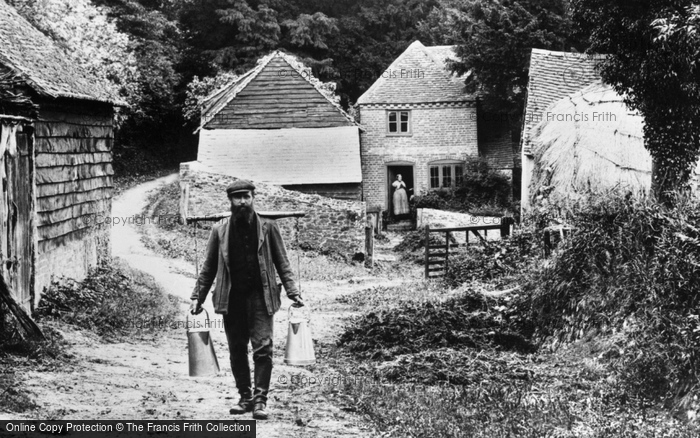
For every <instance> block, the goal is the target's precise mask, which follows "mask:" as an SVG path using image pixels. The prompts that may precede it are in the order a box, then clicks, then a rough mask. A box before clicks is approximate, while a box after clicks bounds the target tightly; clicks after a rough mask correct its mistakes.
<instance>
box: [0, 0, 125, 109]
mask: <svg viewBox="0 0 700 438" xmlns="http://www.w3.org/2000/svg"><path fill="white" fill-rule="evenodd" d="M71 59H72V58H71V56H70V55H69V54H68V53H66V52H65V51H64V50H63V49H62V48H60V47H59V46H58V45H57V44H56V43H55V42H54V41H53V40H51V38H49V37H47V36H46V35H44V34H43V33H41V32H40V31H39V30H38V29H36V28H35V27H34V26H32V25H31V24H30V23H29V22H28V21H27V20H25V19H24V18H23V17H22V16H20V15H19V14H18V13H17V11H16V10H15V9H14V8H13V7H11V6H9V5H8V4H7V3H5V1H4V0H0V64H3V65H5V66H6V67H8V68H10V69H11V70H12V71H14V72H15V73H16V74H17V75H19V76H20V77H21V78H22V80H23V81H24V82H25V83H26V84H27V85H28V86H30V87H31V88H32V89H33V90H35V91H36V92H37V93H39V94H44V95H48V96H51V97H68V98H75V99H86V100H95V101H100V102H110V103H116V102H117V100H116V97H115V96H113V95H112V94H111V92H110V90H109V88H108V87H107V86H106V84H105V83H104V82H103V81H101V80H100V79H98V78H96V77H94V76H93V75H91V74H90V73H88V72H87V71H85V70H84V69H82V68H80V67H79V66H77V65H76V64H75V63H74V62H73V61H71Z"/></svg>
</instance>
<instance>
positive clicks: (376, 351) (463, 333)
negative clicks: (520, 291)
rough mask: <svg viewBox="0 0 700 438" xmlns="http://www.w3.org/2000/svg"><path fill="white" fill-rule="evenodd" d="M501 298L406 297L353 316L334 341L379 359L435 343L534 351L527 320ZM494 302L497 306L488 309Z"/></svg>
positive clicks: (469, 294)
mask: <svg viewBox="0 0 700 438" xmlns="http://www.w3.org/2000/svg"><path fill="white" fill-rule="evenodd" d="M500 304H503V303H500V302H499V300H497V299H492V298H487V297H485V296H484V295H481V294H480V293H477V292H472V291H467V292H466V293H465V294H464V295H462V296H460V297H456V298H453V299H448V300H446V301H444V302H438V303H434V302H407V303H404V304H403V305H402V306H401V307H400V308H397V309H388V310H380V311H377V312H370V313H368V314H366V315H363V316H362V317H361V318H359V319H357V320H355V321H353V324H352V326H351V327H350V328H348V329H347V330H346V331H345V333H343V335H342V336H341V337H340V340H339V343H340V345H344V346H345V347H346V348H347V349H349V350H350V351H352V352H355V353H356V354H358V355H359V356H360V357H366V358H373V359H383V360H386V359H390V358H392V357H394V356H396V355H400V354H406V353H416V352H420V351H424V350H428V349H435V348H440V347H450V348H477V349H483V348H499V349H503V350H514V351H521V352H531V351H534V350H535V347H534V346H533V345H532V344H531V343H530V342H529V340H528V334H529V331H528V329H527V325H523V324H522V321H521V320H519V319H517V318H516V319H513V320H510V319H509V318H508V314H507V311H506V309H507V307H505V306H503V307H498V306H499V305H500ZM496 307H498V309H499V310H501V312H498V311H496V312H493V311H489V310H490V308H496ZM409 340H410V341H409Z"/></svg>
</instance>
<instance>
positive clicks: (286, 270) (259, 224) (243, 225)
mask: <svg viewBox="0 0 700 438" xmlns="http://www.w3.org/2000/svg"><path fill="white" fill-rule="evenodd" d="M226 193H227V195H228V198H229V201H230V202H231V217H230V219H229V220H227V221H223V222H222V223H220V224H217V225H216V226H214V228H213V229H212V231H211V235H210V236H209V243H208V244H207V254H206V259H205V261H204V264H203V266H202V271H201V273H200V274H199V278H198V279H197V284H196V285H195V288H194V291H193V292H192V296H191V299H192V304H191V306H190V311H191V312H192V313H193V314H198V313H200V312H201V311H202V303H204V301H205V299H206V297H207V293H208V292H209V289H210V288H211V285H212V283H213V282H214V279H216V285H215V286H214V293H213V297H212V300H213V303H214V311H215V312H216V313H220V314H223V319H224V329H225V331H226V339H227V340H228V348H229V354H230V357H231V370H232V372H233V378H234V379H235V381H236V388H237V389H238V393H239V394H240V400H239V402H238V404H237V405H236V406H234V407H233V408H232V409H231V411H230V412H231V413H232V414H243V413H246V412H251V411H252V412H253V418H255V419H258V420H264V419H267V418H268V413H267V411H266V406H267V394H268V391H269V389H270V378H271V376H272V333H273V327H272V326H273V319H274V314H275V312H277V311H278V310H279V308H280V304H281V300H280V286H279V285H278V283H277V274H278V273H279V278H280V279H281V280H282V283H283V284H284V289H285V291H286V292H287V297H289V299H291V300H292V301H294V303H293V304H292V306H294V307H301V306H303V305H304V304H303V302H302V300H301V296H300V295H299V291H298V289H297V286H296V282H295V280H294V274H293V272H292V269H291V267H290V264H289V260H288V258H287V252H286V250H285V248H284V241H283V239H282V235H281V234H280V231H279V228H278V227H277V223H275V221H274V220H271V219H267V218H263V217H260V215H258V214H257V213H256V212H255V205H254V204H255V186H254V185H253V184H252V183H251V182H250V181H245V180H237V181H235V182H233V183H232V184H230V185H229V186H228V187H227V188H226ZM249 341H250V343H251V345H252V347H253V362H254V364H255V369H254V378H253V384H254V388H252V385H251V378H250V365H249V363H248V342H249Z"/></svg>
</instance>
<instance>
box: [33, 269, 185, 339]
mask: <svg viewBox="0 0 700 438" xmlns="http://www.w3.org/2000/svg"><path fill="white" fill-rule="evenodd" d="M177 302H178V300H177V298H176V297H174V296H172V295H168V294H166V293H165V292H164V291H163V289H162V288H161V287H159V286H158V285H157V284H156V283H155V281H154V280H153V279H152V278H151V277H149V276H148V275H147V274H144V273H142V272H139V271H135V270H133V269H130V268H128V267H126V265H123V264H121V263H118V262H117V261H116V260H114V261H113V263H112V264H108V263H103V264H102V265H100V266H98V267H96V268H92V269H91V271H90V272H89V274H88V276H87V277H86V278H85V279H84V280H83V281H80V282H78V281H75V280H72V279H70V278H65V279H61V281H54V282H53V283H52V284H51V286H50V287H49V288H48V290H47V291H46V292H45V293H44V294H43V295H42V296H41V301H39V304H38V306H37V309H36V314H37V316H38V317H39V319H40V320H41V319H46V318H57V319H60V320H61V321H64V322H67V323H70V324H74V325H76V326H78V327H81V328H85V329H88V330H91V331H94V332H95V333H97V334H99V335H102V336H107V337H115V336H116V337H118V336H121V335H127V334H133V333H141V334H143V333H153V332H156V331H158V330H162V329H167V328H170V327H172V326H173V325H174V323H175V317H176V315H177V313H178V312H179V307H178V304H177Z"/></svg>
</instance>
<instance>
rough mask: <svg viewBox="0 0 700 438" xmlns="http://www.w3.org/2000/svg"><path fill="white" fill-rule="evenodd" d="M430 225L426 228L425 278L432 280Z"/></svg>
mask: <svg viewBox="0 0 700 438" xmlns="http://www.w3.org/2000/svg"><path fill="white" fill-rule="evenodd" d="M429 260H430V225H426V226H425V278H430V271H428V269H429V266H430V264H429V263H428V261H429Z"/></svg>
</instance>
